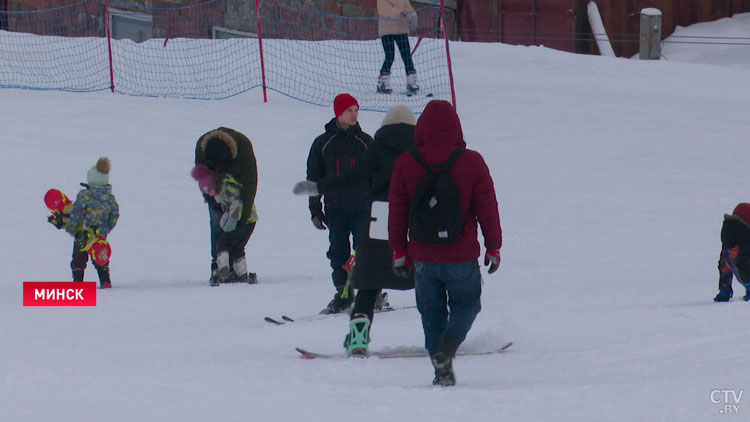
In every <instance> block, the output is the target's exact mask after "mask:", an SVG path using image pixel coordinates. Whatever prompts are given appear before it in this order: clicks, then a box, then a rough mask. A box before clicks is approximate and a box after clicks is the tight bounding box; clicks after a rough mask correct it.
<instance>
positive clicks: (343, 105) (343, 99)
mask: <svg viewBox="0 0 750 422" xmlns="http://www.w3.org/2000/svg"><path fill="white" fill-rule="evenodd" d="M353 105H356V106H357V107H358V108H359V103H358V102H357V99H356V98H354V97H352V96H351V95H350V94H339V95H337V96H336V98H334V99H333V112H334V114H336V117H339V116H341V115H342V114H344V112H345V111H346V109H347V108H349V107H351V106H353Z"/></svg>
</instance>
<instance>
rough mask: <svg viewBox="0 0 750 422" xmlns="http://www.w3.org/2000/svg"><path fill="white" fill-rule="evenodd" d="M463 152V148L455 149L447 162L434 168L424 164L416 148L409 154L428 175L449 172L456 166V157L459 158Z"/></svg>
mask: <svg viewBox="0 0 750 422" xmlns="http://www.w3.org/2000/svg"><path fill="white" fill-rule="evenodd" d="M464 151H466V149H465V148H456V149H455V150H453V152H452V153H451V155H450V157H448V160H446V162H445V163H443V164H441V165H436V166H430V165H429V164H427V163H425V161H424V159H423V158H422V156H421V155H420V154H419V151H417V149H416V148H414V149H413V150H411V151H409V152H411V155H412V156H413V157H414V159H415V160H417V162H418V163H419V164H421V165H422V167H424V168H425V170H427V172H428V173H442V172H447V171H450V169H451V168H452V167H453V165H454V164H456V161H457V160H458V157H460V156H461V154H463V153H464Z"/></svg>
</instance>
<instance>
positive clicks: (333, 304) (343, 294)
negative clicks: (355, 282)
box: [320, 287, 354, 314]
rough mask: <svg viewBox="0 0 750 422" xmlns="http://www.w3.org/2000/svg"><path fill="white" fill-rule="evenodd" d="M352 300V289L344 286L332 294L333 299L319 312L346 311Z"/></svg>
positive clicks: (335, 312) (336, 312)
mask: <svg viewBox="0 0 750 422" xmlns="http://www.w3.org/2000/svg"><path fill="white" fill-rule="evenodd" d="M353 302H354V289H352V288H351V287H348V288H347V287H345V288H342V289H341V290H338V291H337V292H336V294H334V295H333V299H331V301H330V302H328V305H327V306H326V307H325V309H323V310H322V311H320V313H321V314H339V313H342V312H347V311H348V310H349V309H350V308H351V306H352V303H353Z"/></svg>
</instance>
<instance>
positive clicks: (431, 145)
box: [414, 100, 466, 163]
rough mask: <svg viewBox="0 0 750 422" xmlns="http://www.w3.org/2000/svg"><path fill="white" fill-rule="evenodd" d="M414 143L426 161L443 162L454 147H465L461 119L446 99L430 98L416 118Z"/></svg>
mask: <svg viewBox="0 0 750 422" xmlns="http://www.w3.org/2000/svg"><path fill="white" fill-rule="evenodd" d="M414 145H415V146H416V147H417V149H418V150H419V153H420V154H421V155H422V157H424V160H425V161H426V162H428V163H443V162H445V161H446V160H447V159H448V157H449V156H450V154H451V153H452V152H453V150H455V149H456V148H466V142H464V133H463V131H462V130H461V121H460V120H459V119H458V114H456V109H455V108H453V105H452V104H451V103H449V102H448V101H444V100H432V101H430V102H429V103H428V104H427V107H425V109H424V111H423V112H422V115H421V116H419V120H417V129H416V131H415V133H414Z"/></svg>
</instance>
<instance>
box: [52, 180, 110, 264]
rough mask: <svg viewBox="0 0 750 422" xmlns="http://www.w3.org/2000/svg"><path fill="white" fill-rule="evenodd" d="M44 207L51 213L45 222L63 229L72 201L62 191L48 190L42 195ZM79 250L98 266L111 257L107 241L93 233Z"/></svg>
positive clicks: (71, 207) (105, 262) (68, 216)
mask: <svg viewBox="0 0 750 422" xmlns="http://www.w3.org/2000/svg"><path fill="white" fill-rule="evenodd" d="M44 205H46V206H47V209H49V211H50V213H51V215H50V216H49V217H47V221H49V223H50V224H52V225H53V226H55V228H57V229H58V230H61V229H64V228H65V227H66V226H67V224H68V220H69V219H70V212H71V211H73V201H71V200H70V198H68V196H67V195H65V193H64V192H63V191H61V190H59V189H50V190H48V191H47V193H45V194H44ZM81 250H82V251H86V252H87V253H88V254H89V256H90V257H91V260H92V261H93V262H95V263H96V264H97V265H100V266H104V265H107V264H108V263H109V257H110V256H111V255H112V248H111V247H110V246H109V242H107V239H106V238H105V237H104V236H102V235H101V234H94V233H93V232H92V233H91V234H90V236H89V241H88V243H86V245H85V246H84V247H83V248H81Z"/></svg>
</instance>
